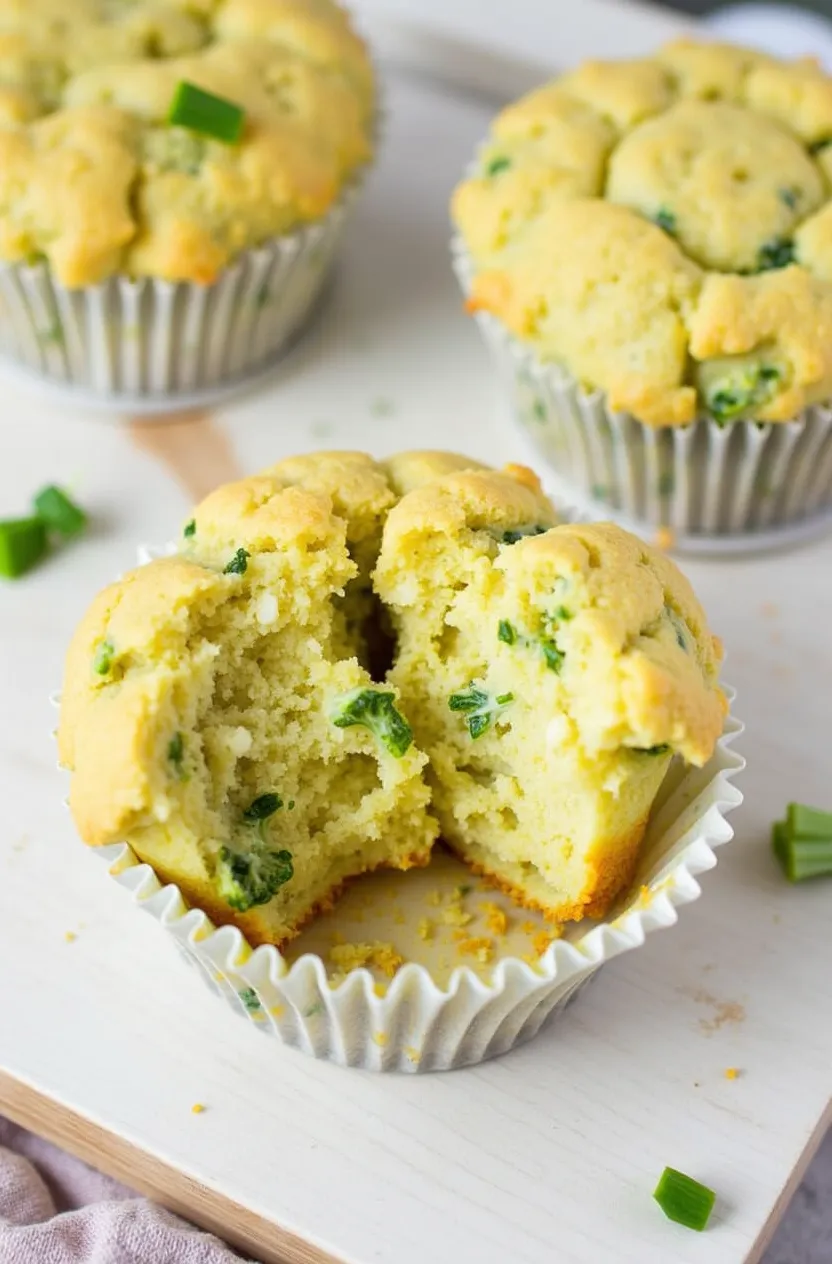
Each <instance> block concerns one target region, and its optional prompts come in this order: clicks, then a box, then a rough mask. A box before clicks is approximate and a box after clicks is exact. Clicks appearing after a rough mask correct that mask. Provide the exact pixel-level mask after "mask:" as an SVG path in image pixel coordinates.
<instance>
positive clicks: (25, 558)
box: [0, 518, 49, 579]
mask: <svg viewBox="0 0 832 1264" xmlns="http://www.w3.org/2000/svg"><path fill="white" fill-rule="evenodd" d="M48 547H49V542H48V540H47V536H46V527H45V526H44V524H43V522H42V521H41V519H40V518H7V519H5V521H3V522H0V575H2V576H3V578H4V579H19V578H20V576H21V575H25V574H26V572H27V571H29V570H31V569H32V567H33V566H37V564H38V562H40V561H41V559H42V558H44V557H45V556H46V553H47V550H48Z"/></svg>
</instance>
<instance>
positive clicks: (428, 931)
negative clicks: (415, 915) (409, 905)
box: [416, 917, 436, 942]
mask: <svg viewBox="0 0 832 1264" xmlns="http://www.w3.org/2000/svg"><path fill="white" fill-rule="evenodd" d="M416 929H417V930H418V932H419V938H420V939H424V940H425V942H427V941H428V940H429V939H433V932H434V930H435V929H436V924H435V923H434V922H432V921H431V919H430V918H429V917H420V918H419V925H418V926H417V928H416Z"/></svg>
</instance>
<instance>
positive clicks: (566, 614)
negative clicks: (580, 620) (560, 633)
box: [553, 606, 573, 623]
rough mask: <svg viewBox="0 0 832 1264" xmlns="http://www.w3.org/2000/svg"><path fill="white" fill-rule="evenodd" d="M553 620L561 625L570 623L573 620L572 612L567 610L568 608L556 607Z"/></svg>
mask: <svg viewBox="0 0 832 1264" xmlns="http://www.w3.org/2000/svg"><path fill="white" fill-rule="evenodd" d="M553 618H555V619H557V620H558V621H559V622H560V623H568V622H569V620H570V619H571V618H573V614H572V611H571V610H567V608H566V606H556V607H555V609H554V611H553Z"/></svg>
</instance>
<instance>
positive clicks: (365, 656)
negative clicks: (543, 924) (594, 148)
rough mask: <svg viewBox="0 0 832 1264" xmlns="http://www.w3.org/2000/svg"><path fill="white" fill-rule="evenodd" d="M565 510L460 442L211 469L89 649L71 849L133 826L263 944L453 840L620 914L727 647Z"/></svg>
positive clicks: (680, 599)
mask: <svg viewBox="0 0 832 1264" xmlns="http://www.w3.org/2000/svg"><path fill="white" fill-rule="evenodd" d="M555 523H556V515H555V511H554V509H553V508H552V505H551V504H550V502H549V501H548V500H547V498H546V496H545V495H544V494H543V492H542V490H541V487H540V484H539V482H538V480H537V478H536V477H535V475H534V474H533V473H532V472H531V471H530V470H528V469H526V468H525V467H523V466H508V467H506V469H505V470H502V471H495V470H490V469H488V468H486V467H484V466H482V465H480V464H479V463H477V462H475V461H471V460H469V459H467V458H465V457H461V456H456V455H454V454H448V453H406V454H403V455H401V456H398V457H394V458H392V459H391V460H389V461H387V462H383V463H378V462H375V461H373V460H372V459H371V458H370V457H367V456H365V455H363V454H360V453H324V454H314V455H310V456H307V457H298V458H291V459H290V460H288V461H284V462H281V463H279V464H278V465H276V466H273V467H271V468H270V469H269V470H267V471H265V472H264V473H263V474H261V475H258V476H255V477H253V478H249V479H245V480H243V481H241V482H239V483H234V484H230V485H228V486H226V487H222V488H220V489H219V490H218V491H216V492H214V493H213V494H212V495H211V496H209V497H208V498H207V499H206V500H205V501H204V502H203V503H202V504H201V505H200V506H199V507H198V508H197V510H196V511H195V513H194V516H193V518H192V519H191V520H190V521H189V522H188V523H187V524H186V526H185V529H184V532H183V536H182V539H181V541H180V544H179V548H178V550H177V553H176V554H175V555H174V556H171V557H166V558H163V559H160V560H157V561H153V562H151V563H149V564H148V565H146V566H144V567H141V568H139V569H138V570H136V571H133V572H131V573H130V574H128V575H127V576H125V577H124V578H123V579H122V580H120V581H118V582H117V583H116V584H114V585H112V586H111V587H110V588H108V589H106V590H105V591H104V592H103V593H102V594H100V596H99V597H98V598H97V599H96V600H95V601H94V602H93V605H92V606H91V608H90V610H89V612H88V613H87V615H86V616H85V618H84V620H83V622H82V623H81V625H80V627H79V629H78V631H77V633H76V635H75V637H74V639H73V642H72V645H71V647H70V650H69V654H68V658H67V665H66V676H65V686H64V692H63V698H62V705H61V721H60V728H59V746H60V757H61V762H62V763H63V764H64V765H65V766H66V767H67V768H68V769H69V770H70V771H71V774H72V778H71V788H70V807H71V810H72V813H73V816H74V819H75V822H76V825H77V827H78V830H79V832H80V834H81V836H82V838H84V840H85V841H86V842H88V843H90V844H92V845H94V846H96V845H101V844H105V843H110V842H116V841H119V840H122V839H123V840H125V841H127V842H128V843H129V844H130V846H131V847H132V849H133V850H134V852H135V853H136V854H137V855H138V856H139V858H140V859H142V860H144V861H146V862H147V863H149V864H150V865H152V866H153V868H154V869H155V870H156V872H157V873H158V874H159V876H160V877H161V878H162V879H163V880H167V881H171V882H175V883H176V884H177V885H178V886H179V887H180V888H181V889H182V891H183V893H184V895H185V897H186V898H187V899H188V900H189V901H190V902H192V903H193V904H195V905H197V906H198V907H201V908H203V909H205V911H206V912H208V913H209V914H210V915H211V917H212V918H213V919H214V920H215V921H217V922H231V923H233V924H235V925H238V926H239V927H240V928H241V929H242V930H243V931H244V932H245V933H246V935H247V936H248V937H249V938H250V940H251V941H252V942H255V943H262V942H269V943H276V944H281V943H283V942H285V941H286V940H287V939H289V938H291V937H292V935H294V934H295V933H296V932H297V930H298V929H299V928H300V927H301V925H302V924H303V923H304V921H305V920H307V919H308V918H309V917H310V916H311V915H312V914H313V913H314V912H315V910H316V909H319V908H321V907H323V906H325V905H326V904H327V903H329V902H330V901H331V900H332V898H333V896H334V895H335V893H336V892H337V890H338V888H339V887H340V886H341V885H342V884H343V882H344V881H346V880H347V879H349V878H351V877H355V876H357V875H358V874H361V873H363V872H366V871H367V870H370V869H373V868H377V867H380V866H387V867H392V868H399V869H404V868H408V867H410V866H411V865H418V864H424V863H427V861H428V859H429V856H430V851H431V847H432V845H433V843H434V841H435V840H436V838H437V837H438V835H439V833H440V831H441V835H442V837H443V838H444V839H445V841H446V842H447V843H448V844H450V846H451V847H453V848H454V849H455V850H456V851H458V853H459V854H460V855H461V856H462V857H463V859H464V860H466V861H467V862H468V863H469V864H471V865H472V866H473V867H474V868H476V869H478V870H480V871H482V872H484V873H486V874H488V875H489V876H490V877H491V878H493V879H494V880H495V881H497V882H499V883H500V884H502V885H503V886H505V887H507V888H508V889H509V890H511V891H512V893H513V894H514V895H515V896H516V897H517V898H519V899H520V900H522V901H523V902H525V903H527V904H530V905H534V906H536V907H538V908H540V909H542V910H543V911H544V912H545V913H546V914H547V915H548V916H550V917H551V918H552V919H553V920H554V921H564V920H568V919H574V918H580V917H582V916H584V915H586V914H592V915H598V914H600V913H602V912H603V911H604V910H605V909H606V908H607V907H608V905H609V903H610V902H611V901H612V899H613V898H614V897H615V896H616V895H617V894H618V893H619V891H620V890H621V889H622V887H623V886H624V885H625V884H626V882H627V880H628V878H629V876H630V874H631V871H632V868H633V865H634V863H635V858H636V856H637V853H638V846H639V842H640V840H641V837H642V834H643V832H644V828H645V825H646V822H647V817H648V815H649V812H650V808H651V805H652V803H653V800H654V798H655V795H656V792H657V791H658V788H659V786H660V784H661V781H662V779H663V777H664V774H665V772H666V770H667V767H668V764H669V762H670V760H671V758H672V757H673V756H674V755H678V756H680V757H681V758H683V759H685V760H687V761H688V762H690V763H692V764H695V765H701V764H703V763H705V762H706V761H707V760H708V758H709V757H710V754H711V753H712V751H713V747H714V744H715V742H716V740H717V738H718V736H719V734H720V733H721V731H722V723H723V715H724V700H723V696H722V694H721V691H720V689H719V686H718V681H717V674H718V664H719V646H718V643H717V642H716V641H715V640H714V638H713V637H712V636H711V635H710V633H709V631H708V629H707V626H706V622H705V618H704V615H703V613H702V611H701V609H700V607H699V606H698V604H697V602H696V600H695V598H694V597H693V594H692V593H691V591H690V589H689V587H688V585H687V583H686V581H685V580H684V579H683V577H682V576H681V574H680V573H679V572H678V570H677V569H676V567H675V566H674V565H673V564H672V563H671V562H669V561H668V560H667V559H666V558H664V557H663V556H662V555H660V554H658V553H656V552H655V551H654V550H652V549H650V548H649V547H647V546H645V545H642V544H641V543H640V542H639V541H638V540H636V539H635V538H634V537H632V536H630V535H628V534H627V533H626V532H623V531H621V530H620V529H619V528H617V527H614V526H610V525H605V526H594V527H589V526H586V527H578V526H566V525H561V526H557V525H555Z"/></svg>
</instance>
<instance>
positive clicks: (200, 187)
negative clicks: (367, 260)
mask: <svg viewBox="0 0 832 1264" xmlns="http://www.w3.org/2000/svg"><path fill="white" fill-rule="evenodd" d="M0 61H1V62H2V72H0V79H1V80H2V82H0V258H2V259H4V260H7V261H10V262H19V261H27V260H32V259H39V258H46V259H47V260H48V262H49V264H50V266H51V268H52V270H53V272H54V275H55V276H56V277H57V279H58V280H59V281H60V282H61V283H62V284H64V285H66V286H68V287H80V286H85V285H91V284H96V283H98V282H100V281H102V280H104V279H106V278H107V277H109V276H111V275H113V274H116V273H123V274H127V275H130V276H136V277H141V276H150V277H156V278H161V279H164V280H169V281H195V282H202V283H208V282H211V281H213V280H214V279H215V278H216V276H217V275H218V274H219V272H220V271H221V270H222V269H223V268H224V267H225V266H226V265H227V264H228V263H229V262H231V261H232V260H233V259H234V258H235V257H236V256H238V255H239V254H241V253H242V252H243V251H245V250H247V249H249V248H250V247H253V246H257V245H259V244H261V243H263V242H265V241H268V240H269V239H271V238H273V237H275V236H278V235H280V234H282V233H285V232H287V231H289V230H291V229H294V228H296V227H299V226H301V225H303V224H305V223H308V222H310V221H313V220H317V219H320V218H321V217H322V216H323V215H324V214H325V213H326V211H327V210H328V209H329V208H330V207H331V206H332V205H333V203H334V202H335V201H336V199H337V198H338V196H339V194H340V192H341V190H342V189H343V187H344V185H345V184H346V183H347V182H348V181H349V179H350V178H351V176H352V175H353V174H354V173H355V172H356V170H357V169H358V168H359V167H360V166H361V165H362V164H363V163H365V162H366V161H367V160H368V158H369V157H370V155H371V152H372V126H373V97H374V89H373V78H372V70H371V66H370V62H369V58H368V56H367V53H366V50H365V49H364V46H363V44H362V43H361V41H360V40H359V39H358V37H357V36H356V35H355V33H354V32H353V31H352V28H351V26H350V24H349V22H348V19H347V17H346V16H345V14H344V12H343V11H342V10H341V9H340V8H339V7H338V6H337V5H336V4H334V3H332V2H331V0H268V3H266V2H265V0H219V2H218V3H208V2H205V3H199V4H189V5H180V4H177V3H175V2H174V0H132V3H129V4H125V5H117V6H113V5H109V4H106V3H105V2H104V0H77V3H75V2H73V3H72V4H71V5H64V4H59V3H57V2H56V0H31V3H29V4H27V5H25V6H24V5H19V6H17V5H15V6H14V7H13V8H12V10H11V11H10V12H8V13H6V14H4V20H3V32H2V34H0ZM181 81H187V82H190V83H193V84H195V85H197V86H198V87H199V88H202V89H204V90H205V91H207V92H209V93H212V94H213V95H215V96H219V97H222V98H224V99H225V100H228V101H231V102H233V103H234V104H235V105H237V106H239V107H241V108H242V109H243V110H244V112H245V129H244V132H243V135H242V138H241V139H240V141H239V143H237V144H234V145H229V144H224V143H223V142H222V141H219V140H214V139H211V138H209V137H206V136H203V135H198V134H197V133H195V132H192V131H190V130H188V129H185V128H183V127H174V126H170V125H169V124H168V123H167V122H166V119H167V116H168V112H169V110H170V106H171V103H172V101H173V96H174V92H175V90H176V87H177V85H178V84H179V83H180V82H181Z"/></svg>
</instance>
